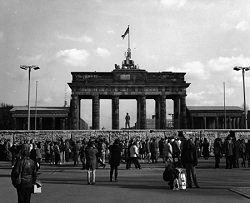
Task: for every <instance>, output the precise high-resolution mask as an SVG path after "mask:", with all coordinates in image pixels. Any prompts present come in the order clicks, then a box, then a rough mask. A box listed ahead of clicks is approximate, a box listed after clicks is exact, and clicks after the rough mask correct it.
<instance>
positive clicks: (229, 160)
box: [224, 136, 234, 169]
mask: <svg viewBox="0 0 250 203" xmlns="http://www.w3.org/2000/svg"><path fill="white" fill-rule="evenodd" d="M233 150H234V143H233V141H232V137H230V136H228V137H227V138H226V140H225V143H224V151H225V157H226V169H232V168H233Z"/></svg>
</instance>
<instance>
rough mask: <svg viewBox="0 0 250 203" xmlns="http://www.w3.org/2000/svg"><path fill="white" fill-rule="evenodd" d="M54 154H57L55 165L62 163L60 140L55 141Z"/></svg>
mask: <svg viewBox="0 0 250 203" xmlns="http://www.w3.org/2000/svg"><path fill="white" fill-rule="evenodd" d="M54 154H55V165H57V164H60V161H61V160H60V148H59V145H58V142H55V145H54Z"/></svg>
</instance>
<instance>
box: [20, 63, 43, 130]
mask: <svg viewBox="0 0 250 203" xmlns="http://www.w3.org/2000/svg"><path fill="white" fill-rule="evenodd" d="M20 68H21V69H23V70H28V71H29V83H28V130H30V73H31V69H34V70H38V69H40V68H39V67H38V66H35V65H32V66H26V65H21V66H20Z"/></svg>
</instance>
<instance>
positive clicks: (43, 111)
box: [10, 106, 70, 117]
mask: <svg viewBox="0 0 250 203" xmlns="http://www.w3.org/2000/svg"><path fill="white" fill-rule="evenodd" d="M35 110H37V115H38V116H40V117H46V116H53V117H68V114H69V111H70V109H69V107H41V106H39V107H37V108H35V107H33V106H32V107H30V114H31V116H34V115H35ZM10 112H11V113H12V116H13V117H23V116H25V115H27V114H28V106H14V107H13V108H12V109H11V110H10Z"/></svg>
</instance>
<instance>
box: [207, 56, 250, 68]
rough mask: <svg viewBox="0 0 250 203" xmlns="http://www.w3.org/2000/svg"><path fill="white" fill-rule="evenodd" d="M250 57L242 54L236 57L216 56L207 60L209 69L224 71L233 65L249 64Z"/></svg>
mask: <svg viewBox="0 0 250 203" xmlns="http://www.w3.org/2000/svg"><path fill="white" fill-rule="evenodd" d="M249 64H250V58H247V57H244V56H243V55H242V54H241V55H239V56H238V57H231V58H230V57H218V58H215V59H210V60H209V61H208V66H209V69H210V70H212V71H214V72H225V71H228V70H232V69H233V67H235V66H249Z"/></svg>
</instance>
